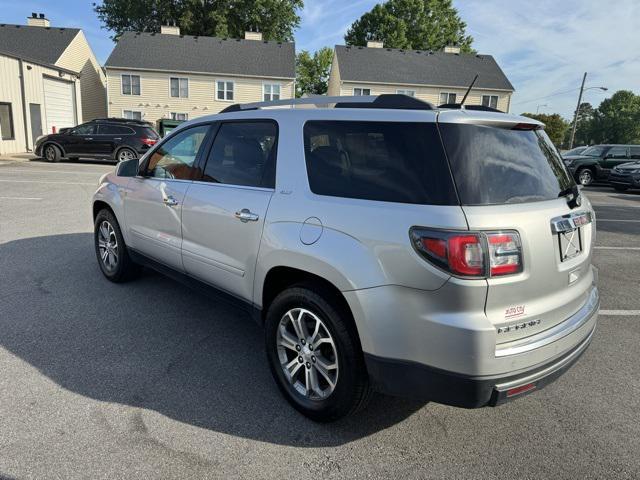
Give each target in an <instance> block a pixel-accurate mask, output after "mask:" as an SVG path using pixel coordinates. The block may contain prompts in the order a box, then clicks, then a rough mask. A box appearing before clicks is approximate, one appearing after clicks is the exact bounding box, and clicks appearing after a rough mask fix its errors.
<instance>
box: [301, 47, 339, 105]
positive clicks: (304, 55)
mask: <svg viewBox="0 0 640 480" xmlns="http://www.w3.org/2000/svg"><path fill="white" fill-rule="evenodd" d="M332 61H333V50H332V49H331V48H329V47H324V48H321V49H320V50H318V51H317V52H315V53H314V54H313V55H311V54H310V53H309V52H307V51H306V50H302V51H301V52H300V53H298V55H297V57H296V97H301V96H302V95H303V94H305V93H312V94H318V95H324V94H325V93H327V88H328V83H329V73H330V71H331V62H332Z"/></svg>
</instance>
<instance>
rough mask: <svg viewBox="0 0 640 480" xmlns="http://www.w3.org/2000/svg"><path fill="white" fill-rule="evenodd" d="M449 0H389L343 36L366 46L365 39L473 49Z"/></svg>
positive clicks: (417, 47)
mask: <svg viewBox="0 0 640 480" xmlns="http://www.w3.org/2000/svg"><path fill="white" fill-rule="evenodd" d="M466 26H467V25H466V23H464V22H463V21H462V19H461V18H460V16H459V15H458V11H457V10H456V9H455V7H454V6H453V5H452V3H451V0H389V1H387V2H385V3H382V4H378V5H376V6H375V7H373V9H372V10H371V11H369V12H367V13H365V14H364V15H362V17H360V18H359V19H358V20H356V21H355V22H354V23H353V24H352V25H351V27H349V30H347V34H346V35H345V37H344V39H345V42H346V43H347V45H357V46H365V45H366V44H367V41H369V40H376V41H380V42H383V43H384V45H385V47H389V48H404V49H413V50H442V49H443V48H444V47H445V46H447V45H458V46H459V47H460V50H461V51H462V52H467V53H470V52H473V49H472V48H471V44H472V43H473V38H472V37H471V36H469V35H467V34H466V32H465V28H466Z"/></svg>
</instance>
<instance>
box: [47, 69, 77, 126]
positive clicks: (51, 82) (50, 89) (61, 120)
mask: <svg viewBox="0 0 640 480" xmlns="http://www.w3.org/2000/svg"><path fill="white" fill-rule="evenodd" d="M75 104H76V102H75V89H74V87H73V83H71V82H65V81H63V80H55V79H53V78H45V79H44V111H45V117H46V119H47V122H46V127H47V130H46V133H51V132H52V131H53V130H52V129H53V127H56V131H59V130H60V129H61V128H64V127H75V125H76V121H75V120H76V115H75V111H76V105H75Z"/></svg>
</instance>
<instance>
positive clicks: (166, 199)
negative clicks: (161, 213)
mask: <svg viewBox="0 0 640 480" xmlns="http://www.w3.org/2000/svg"><path fill="white" fill-rule="evenodd" d="M162 201H163V202H164V204H165V205H166V206H167V207H175V206H176V205H178V201H177V200H176V199H175V198H173V197H172V196H171V195H167V196H166V197H164V198H163V199H162Z"/></svg>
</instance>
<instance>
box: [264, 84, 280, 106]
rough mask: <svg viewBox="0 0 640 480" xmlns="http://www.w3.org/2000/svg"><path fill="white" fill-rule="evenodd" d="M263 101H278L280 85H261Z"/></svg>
mask: <svg viewBox="0 0 640 480" xmlns="http://www.w3.org/2000/svg"><path fill="white" fill-rule="evenodd" d="M263 91H264V93H263V100H264V101H265V102H270V101H272V100H280V84H279V83H265V84H264V85H263Z"/></svg>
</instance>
